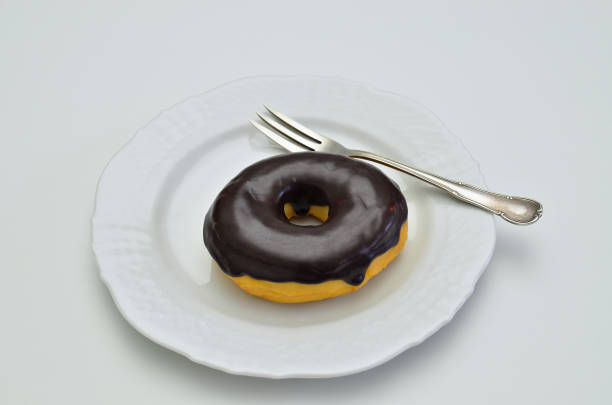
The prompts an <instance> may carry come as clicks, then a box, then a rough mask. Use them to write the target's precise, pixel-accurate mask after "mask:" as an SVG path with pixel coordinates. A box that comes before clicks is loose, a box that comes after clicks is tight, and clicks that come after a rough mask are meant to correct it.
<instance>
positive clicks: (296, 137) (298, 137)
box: [257, 113, 319, 149]
mask: <svg viewBox="0 0 612 405" xmlns="http://www.w3.org/2000/svg"><path fill="white" fill-rule="evenodd" d="M257 115H258V116H259V118H261V119H262V121H264V122H265V123H266V124H268V125H270V126H271V127H272V128H274V129H276V130H277V131H278V132H280V133H281V134H283V135H285V136H286V137H287V138H290V139H291V140H293V141H295V142H297V143H300V144H302V145H305V146H307V147H308V148H310V149H316V148H317V146H319V143H318V142H317V141H315V140H313V139H311V138H310V137H308V136H305V135H303V134H301V133H299V132H297V131H294V130H293V129H291V128H290V127H287V126H285V125H283V124H281V123H280V122H277V121H276V120H274V119H273V118H272V117H266V116H265V115H263V114H261V113H257Z"/></svg>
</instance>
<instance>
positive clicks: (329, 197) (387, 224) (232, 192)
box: [204, 152, 408, 302]
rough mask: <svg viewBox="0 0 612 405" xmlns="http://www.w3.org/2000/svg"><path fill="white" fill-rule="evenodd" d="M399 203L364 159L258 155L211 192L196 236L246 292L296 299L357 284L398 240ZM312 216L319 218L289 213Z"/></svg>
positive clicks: (391, 186)
mask: <svg viewBox="0 0 612 405" xmlns="http://www.w3.org/2000/svg"><path fill="white" fill-rule="evenodd" d="M407 213H408V208H407V206H406V201H405V199H404V196H403V195H402V193H401V192H400V190H399V188H398V187H397V186H396V185H395V183H393V182H392V181H391V180H390V179H389V178H387V177H386V176H385V175H384V174H383V173H382V172H381V171H380V170H379V169H377V168H376V167H374V166H372V165H371V164H368V163H365V162H360V161H358V160H355V159H351V158H348V157H345V156H340V155H334V154H328V153H320V152H304V153H291V154H286V155H280V156H276V157H272V158H269V159H265V160H262V161H259V162H257V163H255V164H253V165H251V166H249V167H247V168H246V169H244V170H243V171H242V172H240V173H239V174H238V175H237V176H236V177H235V178H234V179H232V180H231V181H230V182H229V183H228V184H227V185H226V186H225V188H224V189H223V190H222V191H221V192H220V193H219V195H218V196H217V198H216V200H215V201H214V203H213V205H212V207H211V208H210V209H209V211H208V213H207V215H206V218H205V221H204V244H205V245H206V248H207V249H208V251H209V252H210V254H211V255H212V257H213V259H214V260H215V261H216V262H217V263H218V265H219V267H220V268H221V270H222V271H223V272H224V273H225V274H226V275H228V276H229V277H230V278H231V279H232V280H233V281H235V282H236V283H237V284H238V285H239V286H240V287H241V288H243V289H244V290H245V291H247V292H249V293H251V294H253V295H257V296H259V297H262V298H265V299H268V300H272V301H276V302H305V301H313V300H319V299H324V298H330V297H334V296H337V295H342V294H346V293H348V292H351V291H354V290H356V289H358V288H360V287H361V286H363V285H364V284H365V283H366V282H367V281H368V279H369V278H371V277H372V276H374V275H375V274H377V273H378V272H380V271H381V270H382V269H383V268H384V267H385V266H386V265H387V264H388V263H389V262H390V261H391V260H393V258H394V257H395V256H397V254H398V253H399V251H400V250H401V249H402V247H403V245H404V242H405V240H406V234H407ZM304 215H311V216H314V217H317V218H318V219H319V220H321V222H322V224H321V225H320V226H300V225H296V224H293V223H291V222H290V221H289V219H290V218H291V217H293V216H304Z"/></svg>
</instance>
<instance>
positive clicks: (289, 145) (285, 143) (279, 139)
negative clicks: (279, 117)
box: [251, 121, 310, 152]
mask: <svg viewBox="0 0 612 405" xmlns="http://www.w3.org/2000/svg"><path fill="white" fill-rule="evenodd" d="M251 124H253V126H254V127H255V128H257V129H258V130H259V131H260V132H262V133H263V134H264V135H265V136H267V137H268V138H270V139H271V140H273V141H274V142H276V143H277V144H279V145H280V146H282V147H283V148H285V149H287V150H288V151H289V152H304V151H306V150H310V148H308V149H307V148H306V147H305V146H304V147H302V146H298V145H296V144H295V143H293V142H291V141H289V140H288V139H287V138H285V137H284V136H281V135H278V134H276V133H275V132H274V131H270V130H269V129H268V128H266V127H264V126H263V125H261V124H258V123H257V122H255V121H251Z"/></svg>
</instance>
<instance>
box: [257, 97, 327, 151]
mask: <svg viewBox="0 0 612 405" xmlns="http://www.w3.org/2000/svg"><path fill="white" fill-rule="evenodd" d="M264 107H266V110H268V112H270V114H272V115H273V116H275V117H276V118H278V119H279V120H281V122H283V123H284V124H286V125H289V126H290V127H292V128H293V129H295V130H297V131H299V132H301V133H302V134H304V135H306V136H308V137H310V138H312V139H313V140H315V141H317V142H319V143H323V142H325V141H329V140H330V139H329V138H327V137H325V136H323V135H321V134H318V133H316V132H315V131H313V130H312V129H310V128H307V127H305V126H304V125H302V124H300V123H299V122H297V121H295V120H293V119H291V118H289V117H287V116H286V115H285V114H283V113H280V112H278V111H275V110H273V109H272V108H270V107H269V106H268V105H266V104H264Z"/></svg>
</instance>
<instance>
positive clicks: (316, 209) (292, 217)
mask: <svg viewBox="0 0 612 405" xmlns="http://www.w3.org/2000/svg"><path fill="white" fill-rule="evenodd" d="M283 213H284V214H285V217H286V218H287V219H288V220H289V222H291V223H292V224H294V225H299V226H319V225H323V223H325V221H327V218H329V205H311V206H309V207H308V211H307V212H306V214H304V215H298V213H297V212H296V211H295V208H294V206H293V205H292V204H291V203H285V204H284V205H283Z"/></svg>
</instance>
